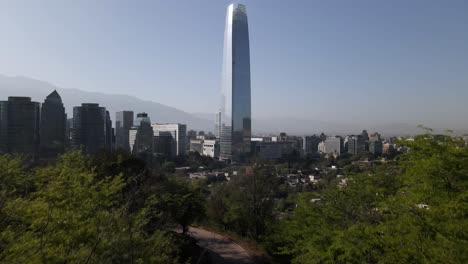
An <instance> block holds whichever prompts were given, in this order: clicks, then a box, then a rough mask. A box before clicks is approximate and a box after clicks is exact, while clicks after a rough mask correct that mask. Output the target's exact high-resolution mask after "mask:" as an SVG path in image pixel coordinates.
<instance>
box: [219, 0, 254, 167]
mask: <svg viewBox="0 0 468 264" xmlns="http://www.w3.org/2000/svg"><path fill="white" fill-rule="evenodd" d="M221 89H222V97H221V108H220V112H221V129H220V131H221V133H220V134H221V135H220V138H221V140H220V145H221V149H220V159H222V160H228V161H240V160H242V158H243V157H245V156H246V154H248V153H249V152H250V137H251V102H250V52H249V27H248V23H247V12H246V9H245V6H244V5H241V4H231V5H229V6H228V9H227V14H226V28H225V31H224V54H223V73H222V87H221Z"/></svg>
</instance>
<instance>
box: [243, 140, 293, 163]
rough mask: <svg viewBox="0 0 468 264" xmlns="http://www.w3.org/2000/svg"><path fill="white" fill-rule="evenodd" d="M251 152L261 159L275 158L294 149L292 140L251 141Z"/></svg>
mask: <svg viewBox="0 0 468 264" xmlns="http://www.w3.org/2000/svg"><path fill="white" fill-rule="evenodd" d="M251 144H252V152H253V153H252V154H253V155H254V156H255V157H256V158H258V159H261V160H276V159H279V158H281V157H283V156H284V155H288V154H291V153H292V152H293V150H294V142H293V141H269V140H268V141H261V140H254V141H251Z"/></svg>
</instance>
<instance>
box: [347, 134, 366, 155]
mask: <svg viewBox="0 0 468 264" xmlns="http://www.w3.org/2000/svg"><path fill="white" fill-rule="evenodd" d="M364 151H366V142H365V141H364V137H363V136H362V135H357V136H350V137H349V138H348V153H350V154H354V155H355V154H359V153H362V152H364Z"/></svg>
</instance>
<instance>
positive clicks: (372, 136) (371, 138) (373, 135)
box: [369, 132, 382, 141]
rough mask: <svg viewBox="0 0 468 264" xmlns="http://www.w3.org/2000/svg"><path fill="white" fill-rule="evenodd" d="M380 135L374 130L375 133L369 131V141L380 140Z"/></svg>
mask: <svg viewBox="0 0 468 264" xmlns="http://www.w3.org/2000/svg"><path fill="white" fill-rule="evenodd" d="M381 140H382V139H381V136H380V134H379V133H377V132H375V133H371V134H369V141H381Z"/></svg>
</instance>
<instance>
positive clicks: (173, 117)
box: [0, 75, 465, 136]
mask: <svg viewBox="0 0 468 264" xmlns="http://www.w3.org/2000/svg"><path fill="white" fill-rule="evenodd" d="M53 90H57V92H58V93H59V94H60V96H61V97H62V101H63V103H64V105H65V109H66V112H67V114H68V117H69V118H71V117H72V116H73V107H74V106H79V105H81V103H99V104H100V105H101V106H104V107H106V109H107V110H108V111H109V112H110V113H111V118H112V119H113V120H114V118H115V112H117V111H122V110H132V111H133V112H134V113H135V114H136V113H140V112H146V113H148V115H149V116H150V118H151V121H152V122H154V123H169V122H177V123H183V124H187V127H188V129H194V130H204V131H212V130H213V127H214V125H213V124H214V112H215V110H214V111H213V114H207V113H188V112H185V111H183V110H180V109H176V108H174V107H171V106H167V105H164V104H161V103H158V102H153V101H148V100H143V99H140V98H137V97H135V96H131V95H120V94H105V93H99V92H89V91H83V90H79V89H65V88H60V87H57V86H55V85H53V84H50V83H48V82H45V81H40V80H35V79H32V78H28V77H21V76H17V77H9V76H5V75H0V100H7V99H8V96H28V97H31V98H32V100H33V101H37V102H43V101H44V99H45V97H46V96H47V95H48V94H50V93H51V92H52V91H53ZM252 128H253V132H254V133H255V134H263V135H266V134H269V135H271V134H278V133H280V132H286V133H288V134H293V135H305V134H307V135H308V134H314V133H321V132H325V133H328V134H341V135H344V134H358V133H360V131H361V130H362V129H367V130H368V131H369V132H374V131H378V132H379V133H381V134H383V135H385V136H392V135H409V134H417V133H421V132H422V131H421V130H420V129H418V128H417V124H405V123H392V124H384V125H375V126H373V127H362V126H360V125H359V124H354V123H348V124H343V123H333V122H326V121H319V120H307V119H300V118H291V117H277V116H276V117H275V116H272V117H267V118H266V117H263V118H262V117H255V115H254V116H253V119H252ZM439 131H442V130H439ZM457 132H458V133H463V132H465V131H457Z"/></svg>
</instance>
